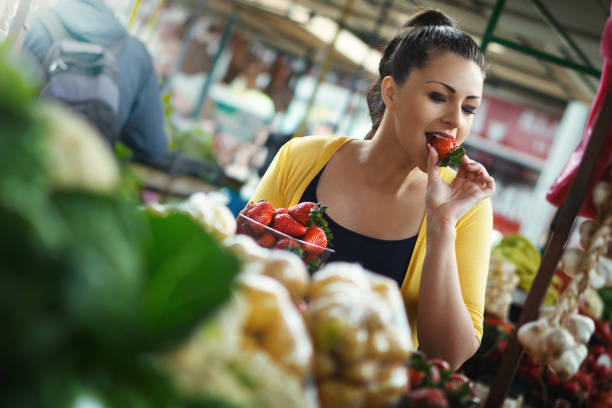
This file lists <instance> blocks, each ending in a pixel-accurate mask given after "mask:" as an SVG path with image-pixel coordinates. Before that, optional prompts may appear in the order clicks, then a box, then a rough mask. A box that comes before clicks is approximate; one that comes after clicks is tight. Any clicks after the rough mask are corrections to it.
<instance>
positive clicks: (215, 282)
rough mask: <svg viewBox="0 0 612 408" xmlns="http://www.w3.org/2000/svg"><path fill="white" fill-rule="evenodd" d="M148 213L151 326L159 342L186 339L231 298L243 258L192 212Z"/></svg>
mask: <svg viewBox="0 0 612 408" xmlns="http://www.w3.org/2000/svg"><path fill="white" fill-rule="evenodd" d="M147 217H148V220H149V225H150V228H151V232H152V236H151V239H150V242H148V244H147V250H146V262H147V273H148V276H147V286H146V290H145V316H144V319H145V325H146V328H145V330H146V331H147V332H148V333H149V339H150V341H151V346H153V347H159V346H163V345H166V344H170V343H172V342H175V341H177V340H180V339H181V338H182V337H183V336H185V335H186V334H187V333H188V332H189V331H190V330H191V329H192V328H193V326H194V325H195V324H197V323H198V322H199V321H201V320H202V319H204V318H205V317H207V316H208V315H210V314H211V313H212V312H214V311H215V310H216V308H217V307H218V306H220V305H221V304H222V303H223V302H225V301H226V300H227V299H228V297H229V295H230V291H231V288H232V282H233V279H234V276H236V274H237V273H238V271H239V262H238V259H237V258H236V257H235V256H234V255H233V254H232V253H230V252H229V251H228V250H226V249H225V248H223V247H222V246H221V245H220V244H219V243H217V241H215V239H214V238H213V237H212V236H211V235H210V234H208V233H207V232H205V231H204V230H203V229H202V228H201V227H200V225H198V224H197V223H196V222H195V221H193V220H192V219H191V217H189V216H187V215H184V214H178V213H174V214H171V215H170V216H168V217H165V218H164V217H160V216H157V215H155V214H150V213H147Z"/></svg>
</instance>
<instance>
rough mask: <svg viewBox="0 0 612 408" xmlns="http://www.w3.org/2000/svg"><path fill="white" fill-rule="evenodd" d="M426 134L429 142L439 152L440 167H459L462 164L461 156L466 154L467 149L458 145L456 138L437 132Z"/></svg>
mask: <svg viewBox="0 0 612 408" xmlns="http://www.w3.org/2000/svg"><path fill="white" fill-rule="evenodd" d="M426 136H427V141H428V142H429V144H430V145H431V146H432V147H433V148H434V149H436V152H438V157H439V158H440V162H439V163H438V164H439V165H440V167H446V166H449V165H450V166H453V167H459V166H460V165H461V158H462V157H463V156H464V155H465V149H464V148H463V147H461V146H457V144H456V143H455V139H453V138H452V137H446V136H442V135H438V134H437V133H426Z"/></svg>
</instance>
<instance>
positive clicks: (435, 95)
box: [429, 92, 446, 102]
mask: <svg viewBox="0 0 612 408" xmlns="http://www.w3.org/2000/svg"><path fill="white" fill-rule="evenodd" d="M429 97H430V98H431V100H432V101H434V102H446V96H445V95H444V94H441V93H440V92H432V93H430V94H429Z"/></svg>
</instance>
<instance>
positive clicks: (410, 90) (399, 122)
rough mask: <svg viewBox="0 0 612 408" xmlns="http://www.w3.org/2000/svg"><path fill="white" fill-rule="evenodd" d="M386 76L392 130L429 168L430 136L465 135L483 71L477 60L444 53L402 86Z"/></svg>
mask: <svg viewBox="0 0 612 408" xmlns="http://www.w3.org/2000/svg"><path fill="white" fill-rule="evenodd" d="M385 81H387V86H386V87H385V84H384V82H385ZM385 81H383V93H386V94H385V96H387V98H386V99H388V101H387V100H385V103H386V105H387V110H388V113H389V114H391V116H392V123H393V127H394V133H395V135H396V137H397V138H398V141H399V143H400V145H401V146H402V147H403V148H404V150H405V151H406V152H407V154H409V155H410V158H411V159H412V160H414V163H415V164H416V165H417V166H418V167H419V168H420V169H422V170H425V169H426V168H427V167H426V164H427V142H428V138H431V137H432V135H434V134H435V135H437V136H440V137H450V138H453V139H455V142H456V143H457V144H461V143H463V141H464V140H465V139H466V138H467V136H468V134H469V133H470V130H471V128H472V123H473V120H474V114H475V113H476V110H477V109H478V107H479V106H480V101H481V98H482V87H483V75H482V72H481V71H480V68H479V66H478V65H477V64H476V63H475V62H473V61H471V60H468V59H465V58H463V57H460V56H459V55H457V54H455V53H452V52H443V53H440V54H438V55H435V56H433V57H432V58H431V60H430V61H429V63H428V64H427V65H426V66H425V67H423V68H422V69H420V70H413V71H412V72H410V74H409V75H408V77H407V78H406V80H405V81H404V82H403V83H402V84H400V85H399V86H398V85H397V83H395V82H394V81H393V80H392V79H391V78H386V79H385ZM387 88H390V89H387ZM389 92H390V93H389Z"/></svg>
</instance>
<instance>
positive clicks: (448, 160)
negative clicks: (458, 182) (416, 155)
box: [440, 146, 465, 168]
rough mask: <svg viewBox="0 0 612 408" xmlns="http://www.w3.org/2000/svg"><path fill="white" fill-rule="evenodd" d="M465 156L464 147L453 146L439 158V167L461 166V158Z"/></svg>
mask: <svg viewBox="0 0 612 408" xmlns="http://www.w3.org/2000/svg"><path fill="white" fill-rule="evenodd" d="M463 156H465V149H464V148H463V147H461V146H458V147H455V148H454V149H453V150H452V151H451V152H450V153H449V154H447V155H446V157H445V158H443V159H442V160H440V167H447V166H452V167H455V168H457V167H459V166H461V158H462V157H463Z"/></svg>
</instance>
